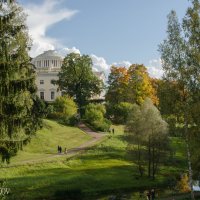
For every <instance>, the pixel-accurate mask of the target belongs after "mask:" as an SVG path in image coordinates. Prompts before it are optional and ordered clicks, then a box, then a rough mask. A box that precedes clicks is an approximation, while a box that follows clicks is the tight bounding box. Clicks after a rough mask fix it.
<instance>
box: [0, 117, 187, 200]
mask: <svg viewBox="0 0 200 200" xmlns="http://www.w3.org/2000/svg"><path fill="white" fill-rule="evenodd" d="M46 122H47V124H48V125H49V124H52V125H51V126H53V127H57V126H60V125H58V124H57V123H55V122H51V121H46ZM64 128H65V129H66V127H64ZM45 129H46V131H49V130H51V134H52V135H51V136H52V137H50V138H51V139H52V140H53V141H48V143H46V142H45V141H46V140H44V141H43V143H44V144H45V145H46V147H43V148H44V149H43V151H44V152H46V153H51V152H54V151H55V152H56V147H57V142H58V141H59V142H60V143H61V142H64V141H63V140H62V138H60V137H58V136H57V134H58V130H57V128H56V129H54V131H55V132H53V130H52V129H49V128H47V127H46V128H45ZM67 129H68V128H67ZM60 130H62V128H61V127H60ZM69 130H70V131H69V132H72V130H76V128H72V129H71V128H70V127H69ZM115 130H116V131H115V135H112V136H110V137H107V139H106V140H104V141H103V142H102V143H101V144H98V145H97V146H95V147H91V148H90V149H89V150H87V151H86V152H85V153H84V154H80V155H78V156H75V157H73V158H71V159H69V158H67V159H66V158H65V157H64V158H63V159H59V160H54V161H52V162H45V160H44V162H43V163H36V164H31V165H30V164H25V165H24V166H18V167H14V168H2V169H1V171H0V178H1V179H6V180H7V187H9V188H10V189H11V194H10V196H9V199H20V200H27V199H29V200H33V199H48V200H54V199H73V200H76V199H78V200H81V199H83V198H84V199H87V200H89V199H95V200H96V199H99V198H100V197H102V198H101V199H104V200H106V199H109V198H108V197H106V195H112V194H114V195H117V194H119V195H120V194H123V192H125V193H129V192H133V193H134V194H132V198H127V199H137V198H138V196H137V195H138V193H137V192H138V191H141V190H142V191H144V190H145V189H148V188H151V187H155V188H157V189H162V188H165V189H166V188H168V184H170V181H171V179H172V177H174V176H176V175H177V174H180V173H182V172H183V171H185V170H186V157H185V151H184V149H185V148H184V143H183V141H181V139H178V138H172V139H171V144H172V146H174V147H175V150H176V152H175V155H174V162H172V163H168V164H165V165H163V166H162V167H161V168H160V173H159V175H158V176H157V177H156V180H155V181H153V180H149V179H148V178H147V177H144V178H139V179H138V171H137V167H136V165H135V163H134V162H133V161H131V160H129V158H128V157H127V155H126V142H125V141H124V135H123V127H122V126H118V127H115ZM76 131H77V132H79V130H76ZM61 132H62V131H61ZM40 134H41V135H43V133H39V135H40ZM54 134H55V135H56V136H57V137H56V138H55V137H54ZM63 134H64V133H63ZM77 134H78V133H77ZM82 134H83V133H82V132H79V134H78V135H79V136H80V137H83V135H82ZM39 135H38V136H36V137H41V138H42V136H39ZM64 135H65V134H64ZM63 137H64V136H63ZM66 137H67V136H66ZM64 138H65V137H64ZM71 139H72V141H73V140H74V142H70V140H71ZM71 139H69V140H68V142H67V143H62V144H63V145H65V144H68V145H70V143H72V144H73V143H74V144H75V143H76V142H77V144H79V142H80V141H82V139H81V140H80V139H79V138H78V137H77V138H76V139H74V137H73V136H71ZM87 139H88V138H87V136H86V138H85V140H86V141H87ZM54 140H57V142H55V141H54ZM76 140H77V141H76ZM41 141H42V140H41ZM78 141H79V142H78ZM40 144H41V143H39V142H38V143H37V142H33V143H32V144H30V146H27V147H26V148H25V152H21V155H25V154H26V152H28V153H29V154H31V155H33V152H38V151H40V153H41V154H43V151H41V150H37V149H39V148H40ZM62 144H60V145H62ZM18 156H19V157H20V154H19V155H18ZM24 157H25V156H24ZM16 159H21V158H16ZM135 192H136V193H135ZM134 195H136V196H137V197H136V196H134ZM103 196H104V197H103Z"/></svg>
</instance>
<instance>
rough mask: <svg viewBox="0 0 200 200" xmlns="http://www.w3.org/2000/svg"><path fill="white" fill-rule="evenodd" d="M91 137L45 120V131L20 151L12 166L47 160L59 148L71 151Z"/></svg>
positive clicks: (78, 130)
mask: <svg viewBox="0 0 200 200" xmlns="http://www.w3.org/2000/svg"><path fill="white" fill-rule="evenodd" d="M90 139H91V137H90V136H89V135H87V134H86V133H84V132H83V131H81V130H80V129H78V128H75V127H68V126H64V125H61V124H58V123H57V122H55V121H50V120H44V127H43V129H41V130H39V131H38V132H37V134H36V135H35V136H34V137H33V138H32V140H31V142H30V144H28V145H27V146H25V147H24V149H23V151H19V153H18V155H17V156H16V157H14V158H12V160H11V164H17V163H20V162H23V161H31V160H35V159H43V158H44V159H45V158H47V157H48V156H51V155H52V154H56V153H57V146H58V145H60V146H62V148H63V151H64V148H67V149H71V148H73V147H78V146H80V145H81V144H83V143H85V142H87V141H88V140H90Z"/></svg>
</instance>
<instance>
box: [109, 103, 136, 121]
mask: <svg viewBox="0 0 200 200" xmlns="http://www.w3.org/2000/svg"><path fill="white" fill-rule="evenodd" d="M132 108H133V104H131V103H128V102H120V103H119V104H116V105H112V104H109V105H107V111H108V113H107V114H108V116H109V117H110V119H112V121H113V122H115V123H117V124H125V123H126V122H127V118H128V115H129V113H130V110H131V109H132Z"/></svg>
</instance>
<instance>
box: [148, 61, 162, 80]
mask: <svg viewBox="0 0 200 200" xmlns="http://www.w3.org/2000/svg"><path fill="white" fill-rule="evenodd" d="M147 70H148V72H149V74H150V76H151V77H154V78H161V77H162V75H163V72H164V71H163V69H162V62H161V59H153V60H150V61H149V66H148V67H147Z"/></svg>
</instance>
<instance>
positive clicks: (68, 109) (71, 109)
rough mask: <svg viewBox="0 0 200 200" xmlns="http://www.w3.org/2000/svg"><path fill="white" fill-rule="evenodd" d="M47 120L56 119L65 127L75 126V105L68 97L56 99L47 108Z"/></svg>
mask: <svg viewBox="0 0 200 200" xmlns="http://www.w3.org/2000/svg"><path fill="white" fill-rule="evenodd" d="M47 110H48V118H50V119H56V120H58V121H60V122H61V123H64V124H67V125H75V124H76V122H77V120H78V118H77V117H76V116H77V105H76V103H75V102H74V101H73V99H72V98H70V97H68V96H61V97H57V98H56V100H55V102H54V104H53V105H49V106H48V109H47Z"/></svg>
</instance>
